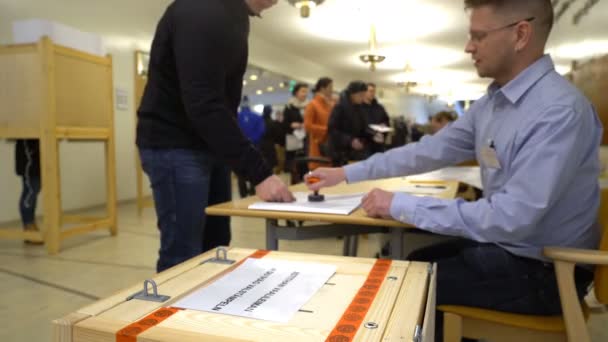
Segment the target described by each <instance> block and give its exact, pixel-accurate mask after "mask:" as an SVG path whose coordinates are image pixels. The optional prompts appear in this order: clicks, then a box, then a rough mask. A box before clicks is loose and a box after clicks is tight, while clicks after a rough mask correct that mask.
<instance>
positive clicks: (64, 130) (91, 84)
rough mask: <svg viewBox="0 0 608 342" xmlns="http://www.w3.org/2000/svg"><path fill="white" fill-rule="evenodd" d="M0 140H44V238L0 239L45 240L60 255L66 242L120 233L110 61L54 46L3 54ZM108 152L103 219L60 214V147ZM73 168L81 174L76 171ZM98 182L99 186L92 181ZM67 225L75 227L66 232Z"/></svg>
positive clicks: (19, 234)
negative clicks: (75, 144) (96, 146)
mask: <svg viewBox="0 0 608 342" xmlns="http://www.w3.org/2000/svg"><path fill="white" fill-rule="evenodd" d="M0 80H1V81H2V84H3V87H2V91H1V92H0V103H1V104H2V105H1V106H0V139H40V159H41V160H40V165H41V180H42V196H43V200H44V208H43V215H44V223H43V226H42V227H43V233H33V232H28V233H24V232H23V230H22V229H21V228H16V229H7V230H4V229H3V230H0V238H5V239H6V238H8V239H30V240H38V241H40V240H44V242H45V243H46V246H47V249H48V251H49V253H51V254H55V253H58V252H59V249H60V243H61V241H62V240H63V239H66V238H68V237H71V236H74V235H78V234H83V233H87V232H91V231H94V230H98V229H109V230H110V232H111V233H112V235H115V234H116V232H117V226H116V174H115V141H114V112H113V98H112V89H113V86H112V58H111V57H110V56H108V57H99V56H95V55H91V54H87V53H83V52H80V51H77V50H73V49H70V48H66V47H62V46H59V45H55V44H53V42H52V41H51V40H50V39H49V38H43V39H41V40H40V41H39V42H38V43H34V44H23V45H10V46H2V47H0ZM64 139H65V140H79V141H100V142H103V143H104V144H105V162H106V163H105V168H106V169H105V175H106V195H107V204H106V210H107V212H106V215H105V217H85V216H74V215H65V214H64V213H63V212H62V208H61V186H60V184H61V180H60V171H59V165H60V163H59V142H60V140H64ZM73 167H78V165H74V166H73ZM95 181H99V180H97V179H96V180H95ZM66 224H76V225H77V226H75V227H70V228H69V229H62V227H64V226H65V225H66Z"/></svg>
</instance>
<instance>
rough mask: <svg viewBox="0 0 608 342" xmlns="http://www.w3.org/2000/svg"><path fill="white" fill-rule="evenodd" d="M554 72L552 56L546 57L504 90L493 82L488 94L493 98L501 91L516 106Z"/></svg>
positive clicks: (529, 67)
mask: <svg viewBox="0 0 608 342" xmlns="http://www.w3.org/2000/svg"><path fill="white" fill-rule="evenodd" d="M553 70H555V65H554V64H553V60H552V59H551V56H549V55H544V56H543V57H541V58H540V59H539V60H537V61H536V62H534V63H532V64H531V65H530V66H528V67H527V68H526V69H525V70H524V71H522V72H521V73H520V74H519V75H517V77H515V78H514V79H512V80H511V81H510V82H509V83H507V84H506V85H505V86H503V87H502V88H501V87H500V86H499V85H498V84H497V83H496V82H493V83H492V84H491V85H490V86H489V87H488V94H489V95H490V96H493V95H494V94H495V93H496V92H498V91H500V92H501V93H502V94H503V95H504V96H505V97H506V98H507V100H509V102H511V103H512V104H515V103H516V102H517V101H519V99H520V98H521V97H522V96H523V95H524V94H525V93H526V92H527V91H528V90H529V89H530V88H532V86H533V85H534V84H536V82H538V80H540V79H541V78H543V76H545V75H546V74H547V73H549V72H550V71H553Z"/></svg>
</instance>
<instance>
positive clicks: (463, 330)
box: [437, 189, 608, 342]
mask: <svg viewBox="0 0 608 342" xmlns="http://www.w3.org/2000/svg"><path fill="white" fill-rule="evenodd" d="M600 203H601V205H600V210H599V218H600V225H601V227H602V230H603V232H602V241H601V244H600V248H599V250H583V249H573V248H558V247H547V248H545V249H544V254H545V256H546V257H548V258H550V259H552V260H553V261H554V262H555V273H556V277H557V284H558V287H559V294H560V300H561V306H562V312H563V316H531V315H519V314H512V313H505V312H499V311H493V310H486V309H479V308H473V307H465V306H453V305H441V306H438V307H437V309H438V310H441V311H442V312H443V313H444V342H456V341H457V342H460V341H461V339H462V337H468V338H476V339H487V340H490V341H492V342H494V341H496V342H501V341H517V342H526V341H535V342H536V341H539V342H541V341H569V342H589V341H591V339H590V337H589V332H588V330H587V326H586V319H587V318H588V316H589V309H588V308H587V307H586V305H585V304H584V303H583V304H581V303H580V302H579V300H578V297H577V295H576V287H575V284H574V266H575V264H577V263H580V264H591V265H597V266H596V268H595V275H594V276H595V277H594V283H595V296H596V298H597V300H598V301H599V302H600V303H602V304H604V305H606V304H607V303H608V189H606V190H602V194H601V202H600Z"/></svg>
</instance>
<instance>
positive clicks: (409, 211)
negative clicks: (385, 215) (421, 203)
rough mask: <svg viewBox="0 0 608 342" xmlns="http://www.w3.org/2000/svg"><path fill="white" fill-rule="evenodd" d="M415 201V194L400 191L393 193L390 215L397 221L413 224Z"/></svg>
mask: <svg viewBox="0 0 608 342" xmlns="http://www.w3.org/2000/svg"><path fill="white" fill-rule="evenodd" d="M417 202H418V198H417V197H415V196H411V195H408V194H405V193H402V192H397V193H395V196H394V197H393V201H392V202H391V208H390V213H391V216H392V217H393V219H395V220H397V221H399V222H403V223H408V224H414V219H415V215H416V206H417V204H418V203H417Z"/></svg>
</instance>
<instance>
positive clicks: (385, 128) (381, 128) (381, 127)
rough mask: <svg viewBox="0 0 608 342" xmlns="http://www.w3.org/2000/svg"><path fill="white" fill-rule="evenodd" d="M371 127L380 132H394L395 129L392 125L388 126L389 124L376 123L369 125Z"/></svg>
mask: <svg viewBox="0 0 608 342" xmlns="http://www.w3.org/2000/svg"><path fill="white" fill-rule="evenodd" d="M369 128H371V129H373V130H374V131H376V132H379V133H389V132H392V131H394V130H395V129H394V128H392V127H388V126H384V125H374V124H371V125H369Z"/></svg>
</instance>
